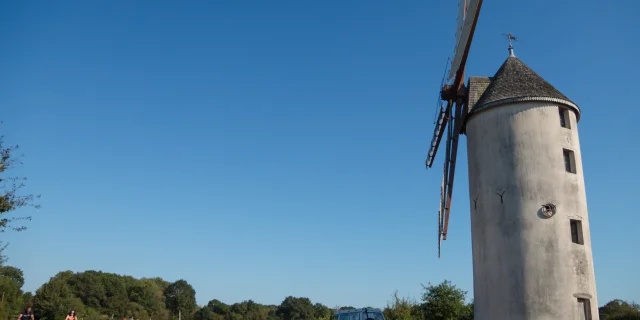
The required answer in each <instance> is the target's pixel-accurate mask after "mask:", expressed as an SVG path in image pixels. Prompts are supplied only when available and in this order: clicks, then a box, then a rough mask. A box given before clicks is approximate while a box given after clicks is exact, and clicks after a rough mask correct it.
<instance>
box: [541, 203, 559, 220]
mask: <svg viewBox="0 0 640 320" xmlns="http://www.w3.org/2000/svg"><path fill="white" fill-rule="evenodd" d="M540 212H541V213H542V216H544V217H545V218H551V217H553V216H554V215H555V214H556V206H555V205H554V204H552V203H547V204H543V205H542V208H540Z"/></svg>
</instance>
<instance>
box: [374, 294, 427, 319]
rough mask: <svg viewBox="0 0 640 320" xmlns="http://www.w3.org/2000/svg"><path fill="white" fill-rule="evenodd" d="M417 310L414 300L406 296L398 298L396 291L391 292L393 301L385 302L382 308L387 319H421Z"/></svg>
mask: <svg viewBox="0 0 640 320" xmlns="http://www.w3.org/2000/svg"><path fill="white" fill-rule="evenodd" d="M417 312H418V308H417V304H416V302H415V301H412V300H409V299H407V298H400V297H399V296H398V291H396V292H394V293H393V301H391V303H387V306H386V308H384V311H383V313H384V317H385V318H386V319H387V320H413V319H416V320H417V319H422V317H420V315H418V314H416V313H417Z"/></svg>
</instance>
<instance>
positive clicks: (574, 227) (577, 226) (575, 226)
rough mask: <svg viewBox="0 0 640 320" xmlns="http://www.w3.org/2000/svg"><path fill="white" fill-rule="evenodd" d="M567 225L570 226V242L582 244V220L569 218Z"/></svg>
mask: <svg viewBox="0 0 640 320" xmlns="http://www.w3.org/2000/svg"><path fill="white" fill-rule="evenodd" d="M569 225H570V226H571V242H573V243H575V244H584V239H583V238H582V221H580V220H573V219H571V220H569Z"/></svg>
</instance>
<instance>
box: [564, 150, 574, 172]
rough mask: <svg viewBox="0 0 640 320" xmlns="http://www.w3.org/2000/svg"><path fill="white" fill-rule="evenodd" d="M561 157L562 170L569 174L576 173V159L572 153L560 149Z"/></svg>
mask: <svg viewBox="0 0 640 320" xmlns="http://www.w3.org/2000/svg"><path fill="white" fill-rule="evenodd" d="M562 157H563V158H564V170H565V171H567V172H570V173H576V158H575V155H574V154H573V151H571V150H567V149H562Z"/></svg>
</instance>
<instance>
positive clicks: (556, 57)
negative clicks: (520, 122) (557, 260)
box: [0, 0, 640, 307]
mask: <svg viewBox="0 0 640 320" xmlns="http://www.w3.org/2000/svg"><path fill="white" fill-rule="evenodd" d="M456 9H457V1H378V0H375V1H333V0H332V1H275V0H274V1H233V2H232V1H188V2H184V3H178V2H177V1H124V0H117V1H89V2H87V1H64V0H61V1H55V2H51V1H47V2H45V1H41V2H38V3H36V2H24V1H4V2H1V3H0V47H1V48H2V59H0V87H2V88H3V89H2V90H0V105H1V106H2V107H1V108H2V110H3V112H2V116H1V118H2V119H1V120H2V121H4V124H3V125H2V129H1V131H2V133H4V134H5V139H6V140H7V142H9V143H18V144H20V146H21V148H22V152H23V153H24V154H25V157H24V158H23V160H24V165H23V166H21V167H20V168H19V169H18V170H16V171H15V173H16V174H23V175H26V176H28V178H29V185H28V188H27V189H26V191H29V192H33V193H39V194H42V199H41V201H40V202H41V204H42V206H43V207H42V209H41V210H40V211H38V212H30V211H29V210H25V211H23V212H22V213H23V214H31V213H32V214H33V217H34V219H33V221H32V222H31V223H30V224H29V230H28V231H26V232H24V233H20V234H4V235H3V237H4V239H5V240H6V241H9V242H10V243H11V245H10V247H9V249H8V250H7V253H8V254H9V256H10V261H9V263H10V264H12V265H15V266H17V267H19V268H21V269H23V270H24V272H25V277H26V284H25V288H26V289H27V290H34V291H35V290H36V289H37V288H38V287H39V286H40V285H41V284H43V283H44V282H46V281H47V280H48V279H49V278H50V277H51V276H53V275H54V274H56V273H57V272H58V271H62V270H73V271H83V270H87V269H94V270H103V271H108V272H115V273H121V274H129V275H133V276H136V277H143V276H147V277H152V276H161V277H163V278H165V279H167V280H170V281H173V280H177V279H180V278H184V279H186V280H187V281H189V282H190V283H191V284H192V285H193V286H194V288H195V289H196V291H197V299H198V302H199V303H201V304H204V303H206V302H207V301H208V300H210V299H213V298H217V299H220V300H222V301H225V302H228V303H233V302H239V301H242V300H245V299H253V300H254V301H257V302H261V303H273V304H278V303H280V302H281V301H282V299H283V298H284V297H285V296H287V295H295V296H306V297H309V298H311V299H312V300H313V301H318V302H322V303H325V304H327V305H330V306H335V305H356V306H365V305H373V306H380V307H382V306H384V304H385V303H386V302H387V301H388V300H389V299H390V296H391V294H392V293H393V291H394V290H396V289H397V290H399V293H400V294H401V295H405V296H411V297H416V298H417V297H419V294H420V291H421V286H420V284H421V283H425V284H426V283H427V282H432V283H439V282H441V281H442V280H444V279H449V280H451V281H452V282H454V283H455V284H456V285H458V286H460V287H461V288H463V289H465V290H468V291H469V292H470V293H471V292H472V290H473V287H472V272H471V270H472V269H471V268H472V265H471V240H470V226H469V199H468V188H467V177H466V176H467V167H466V161H465V162H463V165H460V166H458V171H457V173H458V175H457V179H456V182H457V184H456V186H455V190H456V192H455V195H454V202H453V207H452V208H453V210H452V217H451V224H450V232H449V239H448V240H447V241H446V242H444V244H443V256H442V258H441V259H440V260H438V259H437V257H436V228H437V227H436V220H437V219H436V210H437V207H438V205H437V202H438V197H439V188H440V182H441V170H440V169H439V168H440V167H441V165H442V161H443V160H442V153H440V157H438V159H437V161H436V164H435V165H434V168H436V167H437V169H433V170H425V169H424V165H423V163H424V159H425V155H426V152H427V147H428V145H429V142H430V139H431V134H432V132H433V115H434V110H435V107H436V98H437V92H438V90H439V85H440V82H441V80H442V75H443V71H444V66H445V62H446V60H447V57H448V56H450V55H451V53H452V50H453V44H454V43H453V42H454V27H455V17H456V12H457V11H456ZM639 9H640V2H637V1H633V0H617V1H607V2H603V1H580V2H573V3H570V2H569V1H566V2H565V1H551V0H540V1H507V0H485V2H484V6H483V8H482V12H481V16H480V21H479V24H478V28H477V30H476V37H475V39H474V42H473V46H472V50H471V56H470V59H469V62H468V70H467V75H478V76H487V75H493V74H494V73H495V71H496V70H497V69H498V67H499V66H500V65H501V64H502V62H503V61H504V60H505V59H506V57H507V42H506V40H505V39H504V37H503V36H501V34H502V33H506V32H511V33H513V34H515V35H517V36H518V37H519V41H518V42H517V43H516V55H517V56H518V57H519V58H520V59H522V60H523V61H524V62H525V63H527V64H528V65H529V66H530V67H531V68H533V69H534V70H536V71H537V72H538V73H539V74H541V75H542V76H543V77H545V78H546V79H547V80H548V81H549V82H551V83H552V84H554V85H555V86H556V87H557V88H558V89H560V90H561V91H562V92H563V93H564V94H566V95H567V96H568V97H570V98H571V99H572V100H574V101H575V102H576V103H577V104H578V105H579V106H580V107H581V108H582V110H583V114H582V119H581V121H580V124H579V126H580V140H581V143H582V154H583V162H584V168H585V179H586V184H587V196H588V203H589V214H590V223H591V230H592V234H591V236H592V242H593V250H594V259H595V268H596V277H597V289H598V296H599V303H600V304H604V303H606V302H607V301H609V300H611V299H614V298H622V299H629V300H640V286H639V285H638V284H640V275H639V274H638V272H636V271H634V269H635V268H633V267H632V266H634V265H638V264H639V263H640V260H638V259H639V258H638V255H637V249H638V248H639V247H640V240H638V237H635V234H636V233H637V230H638V225H639V224H640V216H639V215H638V214H637V208H636V203H635V201H634V200H633V199H634V197H636V196H637V190H638V189H637V185H636V183H635V182H636V181H637V180H638V179H640V171H639V169H638V166H637V165H636V161H635V160H636V159H637V157H638V151H637V149H638V148H637V147H638V146H640V144H638V143H637V141H636V140H634V139H633V135H634V134H637V132H636V130H632V129H633V127H634V124H633V123H632V121H633V120H636V119H638V117H640V111H638V108H637V107H636V105H637V103H636V101H637V99H635V98H633V96H634V94H635V92H636V91H637V83H636V82H637V74H638V65H637V63H635V60H636V57H637V55H638V51H639V50H638V49H639V47H638V40H640V22H638V20H635V21H633V16H632V14H633V13H634V12H637V11H638V10H639ZM462 141H463V144H462V145H461V153H460V155H459V156H460V157H462V159H465V158H466V152H465V151H466V142H465V139H463V140H462ZM634 145H635V146H636V147H633V146H634ZM630 146H631V148H630Z"/></svg>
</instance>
